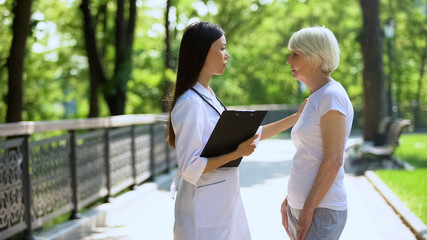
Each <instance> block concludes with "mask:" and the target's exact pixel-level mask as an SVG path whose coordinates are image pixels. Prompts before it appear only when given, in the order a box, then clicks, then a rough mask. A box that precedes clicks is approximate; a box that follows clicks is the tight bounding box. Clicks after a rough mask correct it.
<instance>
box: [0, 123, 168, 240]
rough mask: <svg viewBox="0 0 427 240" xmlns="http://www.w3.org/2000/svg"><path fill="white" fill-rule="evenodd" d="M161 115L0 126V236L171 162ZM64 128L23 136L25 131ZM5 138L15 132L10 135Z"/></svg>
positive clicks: (123, 186)
mask: <svg viewBox="0 0 427 240" xmlns="http://www.w3.org/2000/svg"><path fill="white" fill-rule="evenodd" d="M163 126H164V117H162V116H155V115H127V116H117V117H111V118H99V119H87V120H61V121H54V122H53V121H52V122H38V123H34V122H21V123H16V124H0V136H7V137H9V139H6V138H4V139H0V239H6V238H8V237H10V236H13V235H15V234H16V233H19V232H22V231H25V238H26V239H31V238H32V230H33V229H35V228H39V227H41V226H42V225H43V224H44V223H46V222H47V221H49V220H51V219H53V218H56V217H58V216H59V215H61V214H63V213H66V212H71V218H76V217H77V212H78V210H79V209H81V208H83V207H86V206H88V205H90V204H91V203H94V202H95V201H97V200H98V199H100V198H105V199H108V198H109V197H111V196H113V195H115V194H116V193H118V192H120V191H122V190H124V189H126V188H129V187H133V186H135V185H138V184H141V183H142V182H144V181H146V180H148V179H149V178H154V177H155V175H156V174H159V173H161V172H164V171H169V169H170V168H171V167H173V166H175V165H176V159H175V153H174V151H173V150H172V149H170V148H169V146H168V145H167V143H166V142H165V136H166V135H165V131H164V127H163ZM53 130H67V131H68V132H67V133H66V134H63V135H61V136H56V137H50V138H45V139H41V140H37V141H30V140H29V139H30V136H31V135H32V134H36V133H41V132H46V131H53ZM11 136H15V137H14V138H13V139H10V137H11Z"/></svg>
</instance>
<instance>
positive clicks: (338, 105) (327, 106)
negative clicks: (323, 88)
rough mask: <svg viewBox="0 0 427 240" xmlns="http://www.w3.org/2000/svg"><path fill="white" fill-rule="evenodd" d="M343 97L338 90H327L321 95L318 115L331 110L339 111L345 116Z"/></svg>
mask: <svg viewBox="0 0 427 240" xmlns="http://www.w3.org/2000/svg"><path fill="white" fill-rule="evenodd" d="M345 109H346V108H345V99H344V98H343V97H342V96H341V95H340V94H339V93H338V92H328V93H326V94H324V95H323V97H322V99H321V100H320V103H319V114H320V116H323V115H325V114H326V113H328V112H329V111H331V110H335V111H339V112H341V113H342V114H344V116H346V115H347V114H346V111H345Z"/></svg>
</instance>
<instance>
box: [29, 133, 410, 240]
mask: <svg viewBox="0 0 427 240" xmlns="http://www.w3.org/2000/svg"><path fill="white" fill-rule="evenodd" d="M354 141H358V139H351V141H350V143H351V142H354ZM294 152H295V149H294V147H293V145H292V143H291V141H290V140H266V141H263V142H261V143H260V145H259V146H258V148H257V150H256V151H255V153H254V154H252V155H251V156H250V157H247V158H245V159H244V160H243V162H242V164H241V165H240V181H241V194H242V198H243V203H244V206H245V209H246V214H247V218H248V221H249V227H250V229H251V233H252V238H253V239H254V240H276V239H277V240H279V239H280V240H283V239H288V237H287V235H286V233H285V231H284V229H283V228H282V226H281V216H280V211H279V208H280V204H281V203H282V200H283V199H284V197H285V196H286V190H287V186H286V185H287V182H288V177H289V171H290V168H291V166H292V161H291V159H292V156H293V154H294ZM171 178H172V174H170V175H168V176H162V177H161V178H159V179H158V180H157V181H156V183H147V184H144V185H142V186H141V187H139V188H138V189H136V190H135V191H131V192H128V193H126V194H124V195H122V196H120V197H118V198H116V199H114V200H113V202H112V203H110V204H106V205H104V206H102V207H100V208H99V209H98V210H103V209H104V210H106V211H105V212H106V214H104V215H102V217H101V218H100V217H98V219H97V220H98V223H95V222H94V221H91V220H90V219H93V217H92V218H90V217H87V219H86V220H85V219H83V220H81V221H86V224H83V225H80V226H78V227H76V226H72V225H70V226H68V227H67V228H66V229H63V230H62V231H63V232H67V234H58V232H56V233H54V234H53V231H51V232H44V233H43V234H39V235H38V238H37V239H73V240H76V239H83V240H96V239H103V240H110V239H111V240H112V239H118V240H141V239H142V240H163V239H165V240H168V239H173V233H172V229H173V221H174V215H173V212H174V201H173V200H171V198H170V194H169V192H168V189H169V184H170V180H171ZM345 184H346V187H347V193H348V201H349V202H348V205H349V212H348V220H347V224H346V227H345V229H344V232H343V234H342V237H341V239H343V240H353V239H354V240H356V239H357V240H360V239H369V240H412V239H416V238H415V236H414V235H413V234H412V232H411V231H410V230H409V229H408V228H407V227H406V225H404V224H403V223H402V221H401V219H400V218H399V216H397V215H396V214H395V212H394V211H393V210H392V208H391V207H390V206H389V205H387V203H386V202H385V200H384V199H383V198H382V197H381V196H380V195H379V193H378V192H377V191H376V190H375V189H374V188H373V186H372V185H371V184H370V183H369V182H368V180H367V179H366V178H365V177H363V176H360V177H356V176H352V175H349V174H347V175H346V178H345ZM98 210H97V211H98ZM93 214H94V215H96V214H97V213H93ZM98 216H99V214H98ZM83 226H84V227H83ZM43 236H44V237H43Z"/></svg>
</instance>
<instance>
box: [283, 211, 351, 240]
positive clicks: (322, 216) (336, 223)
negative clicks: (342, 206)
mask: <svg viewBox="0 0 427 240" xmlns="http://www.w3.org/2000/svg"><path fill="white" fill-rule="evenodd" d="M300 213H301V210H298V209H295V208H291V207H290V206H289V205H288V229H289V232H290V233H291V236H292V238H293V239H296V232H297V221H298V218H299V215H300ZM346 221H347V210H344V211H337V210H332V209H329V208H316V209H315V210H314V213H313V222H312V223H311V227H310V229H309V230H308V232H307V236H306V238H305V239H306V240H314V239H322V240H335V239H339V238H340V236H341V233H342V231H343V230H344V226H345V223H346Z"/></svg>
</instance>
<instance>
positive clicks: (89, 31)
mask: <svg viewBox="0 0 427 240" xmlns="http://www.w3.org/2000/svg"><path fill="white" fill-rule="evenodd" d="M80 8H81V9H82V11H83V15H84V32H85V41H86V52H87V55H88V60H89V71H90V79H91V86H92V87H93V89H91V93H93V97H92V94H91V101H96V99H95V98H97V97H96V96H97V94H96V92H97V90H96V89H97V88H98V86H99V85H101V84H102V85H104V86H105V88H104V91H103V95H104V99H105V101H106V102H107V105H108V108H109V110H110V114H111V115H121V114H124V110H125V101H126V90H127V87H126V85H127V82H128V81H129V78H130V75H131V71H132V50H133V47H132V46H133V36H134V32H135V20H136V0H130V1H129V6H128V9H129V15H128V16H129V17H128V20H125V17H124V16H125V14H124V11H125V0H117V16H116V43H115V47H116V60H115V69H114V76H113V78H112V79H110V81H109V80H108V78H107V76H106V73H105V70H104V65H103V61H102V57H101V55H100V52H99V50H98V46H97V43H96V36H95V33H96V32H95V31H96V29H95V24H94V23H93V20H92V17H91V14H90V10H89V0H82V4H81V5H80ZM105 15H106V13H105ZM104 17H105V16H104ZM94 105H95V104H94ZM96 106H98V104H97V103H96Z"/></svg>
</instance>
